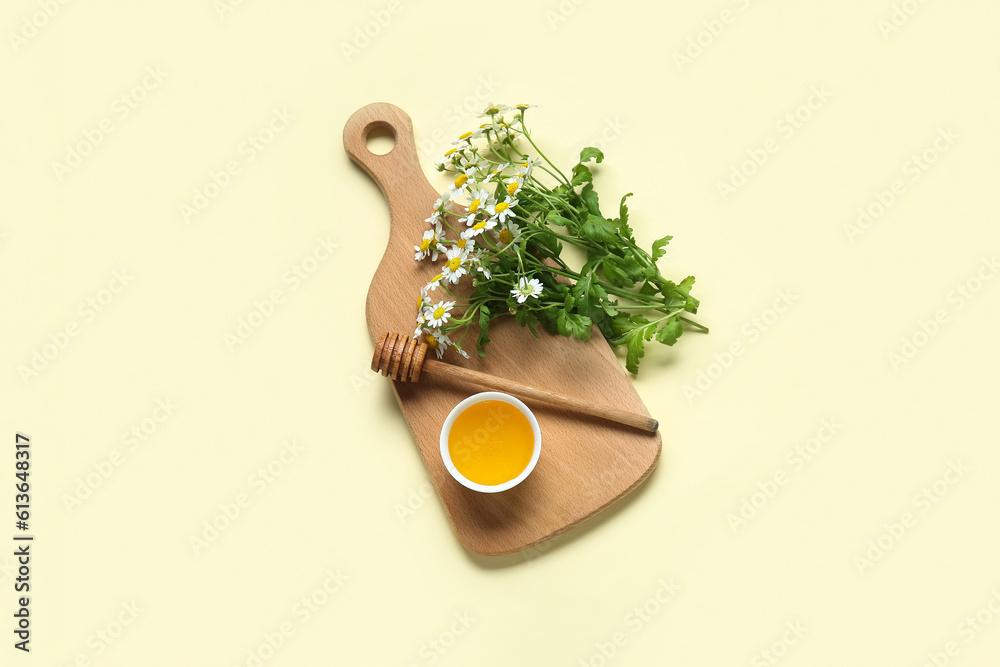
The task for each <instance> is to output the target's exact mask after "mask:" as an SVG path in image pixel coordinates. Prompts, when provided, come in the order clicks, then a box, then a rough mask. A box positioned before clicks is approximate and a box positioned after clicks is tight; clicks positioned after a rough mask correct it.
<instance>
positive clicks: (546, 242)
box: [532, 227, 562, 257]
mask: <svg viewBox="0 0 1000 667" xmlns="http://www.w3.org/2000/svg"><path fill="white" fill-rule="evenodd" d="M532 241H535V242H536V243H535V245H536V246H540V247H541V248H544V249H545V250H547V251H549V254H550V255H553V256H556V257H558V256H559V255H560V254H561V253H562V243H561V242H560V241H559V239H558V238H557V237H556V235H555V234H553V233H552V232H550V231H547V230H546V229H545V228H544V227H543V228H542V230H541V231H540V232H538V233H537V234H535V235H534V236H532Z"/></svg>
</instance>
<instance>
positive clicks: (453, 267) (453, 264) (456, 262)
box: [434, 257, 462, 313]
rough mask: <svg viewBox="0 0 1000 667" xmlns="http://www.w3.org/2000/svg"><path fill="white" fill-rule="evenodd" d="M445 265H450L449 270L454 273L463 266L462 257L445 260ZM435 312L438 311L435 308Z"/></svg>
mask: <svg viewBox="0 0 1000 667" xmlns="http://www.w3.org/2000/svg"><path fill="white" fill-rule="evenodd" d="M444 265H445V266H447V267H448V270H449V271H451V272H452V273H454V272H455V271H458V267H460V266H462V258H461V257H452V258H451V259H449V260H448V261H447V262H445V263H444ZM434 312H435V313H436V312H437V311H436V310H435V311H434Z"/></svg>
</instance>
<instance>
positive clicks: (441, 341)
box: [423, 329, 454, 359]
mask: <svg viewBox="0 0 1000 667" xmlns="http://www.w3.org/2000/svg"><path fill="white" fill-rule="evenodd" d="M423 331H424V342H425V343H427V347H429V348H430V349H432V350H434V352H436V353H437V357H438V359H440V358H441V357H443V356H444V351H445V350H447V349H448V347H449V346H452V345H454V343H452V342H451V340H450V339H449V338H448V334H446V333H444V332H443V331H439V330H436V329H435V330H433V331H431V330H428V329H424V330H423Z"/></svg>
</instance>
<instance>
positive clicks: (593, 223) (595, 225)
mask: <svg viewBox="0 0 1000 667" xmlns="http://www.w3.org/2000/svg"><path fill="white" fill-rule="evenodd" d="M615 231H616V230H615V226H614V225H613V224H611V222H610V221H608V220H606V219H604V218H602V217H601V216H599V215H593V214H590V215H588V216H587V221H586V222H584V223H583V224H582V225H581V226H580V236H582V237H583V238H585V239H587V240H589V241H593V242H595V243H599V244H601V245H612V244H615V243H616V242H617V241H618V235H617V234H616V233H615Z"/></svg>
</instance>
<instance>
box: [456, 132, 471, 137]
mask: <svg viewBox="0 0 1000 667" xmlns="http://www.w3.org/2000/svg"><path fill="white" fill-rule="evenodd" d="M471 136H472V132H466V133H465V134H463V135H461V136H459V137H458V138H459V139H468V138H469V137H471Z"/></svg>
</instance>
